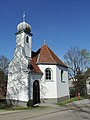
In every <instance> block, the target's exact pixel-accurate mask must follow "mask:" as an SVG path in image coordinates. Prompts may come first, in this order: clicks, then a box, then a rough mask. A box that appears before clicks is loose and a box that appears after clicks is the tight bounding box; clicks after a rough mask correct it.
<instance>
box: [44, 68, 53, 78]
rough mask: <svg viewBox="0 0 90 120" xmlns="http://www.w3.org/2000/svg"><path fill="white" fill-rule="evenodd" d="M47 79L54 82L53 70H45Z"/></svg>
mask: <svg viewBox="0 0 90 120" xmlns="http://www.w3.org/2000/svg"><path fill="white" fill-rule="evenodd" d="M45 79H46V80H52V70H51V69H50V68H46V69H45Z"/></svg>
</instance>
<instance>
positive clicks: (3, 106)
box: [0, 102, 48, 110]
mask: <svg viewBox="0 0 90 120" xmlns="http://www.w3.org/2000/svg"><path fill="white" fill-rule="evenodd" d="M45 108H48V107H47V106H39V105H35V106H33V107H22V106H13V105H11V106H8V105H6V104H5V102H0V110H30V109H37V110H38V109H41V110H42V109H45Z"/></svg>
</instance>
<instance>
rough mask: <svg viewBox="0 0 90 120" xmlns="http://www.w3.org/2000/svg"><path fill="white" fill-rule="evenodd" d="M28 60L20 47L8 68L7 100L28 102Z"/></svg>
mask: <svg viewBox="0 0 90 120" xmlns="http://www.w3.org/2000/svg"><path fill="white" fill-rule="evenodd" d="M27 67H28V59H26V57H25V55H24V53H23V47H21V46H18V47H17V48H16V49H15V52H14V58H13V59H12V61H11V62H10V64H9V68H8V82H7V96H6V99H12V100H20V101H28V70H27Z"/></svg>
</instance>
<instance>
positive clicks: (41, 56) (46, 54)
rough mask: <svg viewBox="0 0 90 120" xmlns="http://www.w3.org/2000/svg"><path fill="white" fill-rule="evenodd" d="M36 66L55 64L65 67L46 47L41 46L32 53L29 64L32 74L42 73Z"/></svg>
mask: <svg viewBox="0 0 90 120" xmlns="http://www.w3.org/2000/svg"><path fill="white" fill-rule="evenodd" d="M38 64H55V65H61V66H63V67H67V66H66V65H65V64H64V63H63V62H62V61H61V60H60V59H59V58H58V57H57V56H56V55H55V54H54V52H53V51H52V50H51V49H50V48H49V47H48V46H47V45H43V46H42V47H41V48H40V49H39V50H38V51H37V52H32V59H31V60H30V64H29V68H30V69H31V71H32V72H36V73H42V71H41V70H40V68H39V67H38Z"/></svg>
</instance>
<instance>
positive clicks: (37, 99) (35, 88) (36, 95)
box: [33, 80, 40, 104]
mask: <svg viewBox="0 0 90 120" xmlns="http://www.w3.org/2000/svg"><path fill="white" fill-rule="evenodd" d="M36 103H40V88H39V81H38V80H35V81H34V83H33V104H36Z"/></svg>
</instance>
